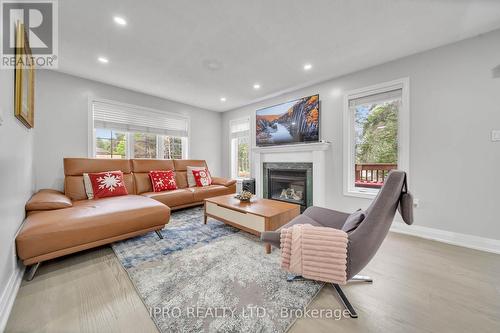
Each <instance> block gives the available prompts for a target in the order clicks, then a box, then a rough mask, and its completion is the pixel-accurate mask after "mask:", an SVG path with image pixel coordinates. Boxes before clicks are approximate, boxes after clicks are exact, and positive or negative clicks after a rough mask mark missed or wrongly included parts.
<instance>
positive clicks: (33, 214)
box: [16, 158, 236, 280]
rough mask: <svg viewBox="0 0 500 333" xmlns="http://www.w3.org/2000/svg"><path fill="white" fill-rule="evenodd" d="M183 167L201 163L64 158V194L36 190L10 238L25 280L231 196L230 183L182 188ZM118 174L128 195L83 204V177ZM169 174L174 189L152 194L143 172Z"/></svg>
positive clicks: (201, 163) (232, 184) (233, 185)
mask: <svg viewBox="0 0 500 333" xmlns="http://www.w3.org/2000/svg"><path fill="white" fill-rule="evenodd" d="M187 166H204V167H206V162H205V161H203V160H145V159H133V160H110V159H88V158H65V159H64V175H65V178H64V193H62V192H59V191H56V190H41V191H39V192H38V193H36V194H34V195H33V197H32V198H31V199H30V200H29V201H28V202H27V204H26V213H27V217H26V220H25V221H24V224H23V227H22V228H21V231H20V232H19V234H18V236H17V238H16V248H17V255H18V256H19V258H20V259H21V260H22V261H23V264H24V265H27V266H28V265H31V269H30V272H29V273H28V275H27V279H28V280H31V279H32V278H33V276H34V274H35V272H36V269H37V268H38V266H39V265H40V263H41V262H43V261H46V260H49V259H53V258H57V257H61V256H64V255H67V254H71V253H75V252H78V251H82V250H86V249H90V248H93V247H97V246H101V245H104V244H108V243H112V242H116V241H119V240H123V239H127V238H130V237H134V236H138V235H142V234H145V233H148V232H151V231H156V232H157V234H158V236H159V237H161V233H160V232H159V230H161V229H163V228H164V227H165V225H166V224H167V223H168V221H169V219H170V211H171V210H175V209H180V208H185V207H190V206H195V205H200V204H202V203H203V199H205V198H208V197H213V196H218V195H223V194H229V193H234V192H236V181H234V180H228V179H224V178H217V177H213V183H212V185H209V186H206V187H199V188H197V187H188V182H187V174H186V168H187ZM113 170H121V171H122V172H123V177H124V181H125V186H126V188H127V192H128V193H129V194H128V195H125V196H116V197H109V198H103V199H97V200H88V199H87V195H86V192H85V186H84V182H83V173H92V172H104V171H113ZM152 170H174V171H175V176H176V183H177V187H178V189H177V190H172V191H164V192H153V190H152V187H151V182H150V180H149V171H152Z"/></svg>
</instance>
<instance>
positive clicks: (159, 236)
mask: <svg viewBox="0 0 500 333" xmlns="http://www.w3.org/2000/svg"><path fill="white" fill-rule="evenodd" d="M155 232H156V234H157V235H158V238H159V239H163V235H162V234H161V231H160V230H155Z"/></svg>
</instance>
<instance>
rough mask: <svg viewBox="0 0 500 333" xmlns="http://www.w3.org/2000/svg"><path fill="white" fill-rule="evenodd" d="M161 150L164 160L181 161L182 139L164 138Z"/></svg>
mask: <svg viewBox="0 0 500 333" xmlns="http://www.w3.org/2000/svg"><path fill="white" fill-rule="evenodd" d="M163 149H164V151H163V158H164V159H167V160H171V159H182V138H178V137H173V136H164V137H163Z"/></svg>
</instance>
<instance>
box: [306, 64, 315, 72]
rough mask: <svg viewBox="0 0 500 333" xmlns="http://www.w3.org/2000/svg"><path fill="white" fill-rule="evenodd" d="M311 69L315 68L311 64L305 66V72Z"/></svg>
mask: <svg viewBox="0 0 500 333" xmlns="http://www.w3.org/2000/svg"><path fill="white" fill-rule="evenodd" d="M311 68H313V65H311V64H305V65H304V70H305V71H308V70H310V69H311Z"/></svg>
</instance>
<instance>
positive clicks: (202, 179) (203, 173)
mask: <svg viewBox="0 0 500 333" xmlns="http://www.w3.org/2000/svg"><path fill="white" fill-rule="evenodd" d="M192 172H193V177H194V181H195V182H196V186H199V187H203V186H208V185H211V184H212V177H210V172H209V171H208V169H202V170H193V171H192Z"/></svg>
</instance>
